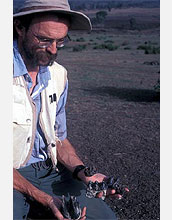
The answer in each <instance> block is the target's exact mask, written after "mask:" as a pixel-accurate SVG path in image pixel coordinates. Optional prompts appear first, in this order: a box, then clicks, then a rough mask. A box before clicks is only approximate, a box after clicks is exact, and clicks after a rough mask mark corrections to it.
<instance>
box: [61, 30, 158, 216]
mask: <svg viewBox="0 0 172 220" xmlns="http://www.w3.org/2000/svg"><path fill="white" fill-rule="evenodd" d="M157 33H158V32H155V33H152V32H149V34H148V32H146V33H142V34H141V33H139V34H138V33H135V34H134V33H133V32H132V33H126V34H122V35H120V34H118V35H117V34H114V38H113V39H115V40H116V42H118V44H120V42H121V45H122V42H125V41H126V39H127V42H128V47H130V49H129V50H125V49H124V47H120V49H118V50H116V51H106V50H98V51H95V50H86V51H82V52H76V53H72V52H70V51H65V50H64V51H63V53H62V52H61V51H60V53H61V54H60V55H61V56H60V57H59V60H60V62H61V63H62V64H63V65H64V66H66V67H67V69H68V71H69V76H68V77H69V81H70V84H69V97H68V103H67V124H68V138H69V139H70V141H71V142H72V144H73V145H74V146H75V147H76V149H77V151H78V153H79V155H80V157H81V158H82V159H83V160H84V162H85V163H86V164H88V165H95V166H96V167H97V168H98V171H100V172H102V173H104V174H106V175H108V176H109V175H113V176H115V177H120V179H121V181H122V182H123V183H124V184H126V185H127V186H128V188H129V189H130V192H129V193H128V195H127V196H126V197H124V198H123V199H122V200H120V201H119V200H110V199H108V200H107V203H108V204H109V205H110V206H111V207H112V209H113V210H114V211H115V212H116V214H117V216H118V218H119V219H120V220H128V219H132V220H138V219H143V220H153V219H159V177H160V173H159V162H160V161H159V151H160V148H159V147H160V146H159V110H160V109H159V104H160V103H159V93H157V92H156V91H155V89H154V86H155V85H156V83H157V81H158V79H159V54H148V55H146V54H144V52H143V51H140V50H137V49H136V48H137V47H138V46H139V44H141V43H143V44H144V43H145V42H146V41H149V40H150V41H152V42H153V41H154V43H155V41H156V43H157V41H158V39H159V38H158V34H157ZM152 61H153V63H152Z"/></svg>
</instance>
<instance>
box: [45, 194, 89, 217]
mask: <svg viewBox="0 0 172 220" xmlns="http://www.w3.org/2000/svg"><path fill="white" fill-rule="evenodd" d="M61 203H62V202H61V200H60V199H59V198H57V197H52V200H51V201H50V203H49V208H50V209H51V211H52V212H53V214H54V216H55V217H56V218H57V219H58V220H69V219H66V218H64V217H63V215H62V214H61V212H60V211H59V210H60V207H61ZM85 219H86V207H84V208H83V210H82V214H81V218H80V220H85Z"/></svg>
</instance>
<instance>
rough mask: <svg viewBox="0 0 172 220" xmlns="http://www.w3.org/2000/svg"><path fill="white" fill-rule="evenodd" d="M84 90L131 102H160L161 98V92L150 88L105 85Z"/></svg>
mask: <svg viewBox="0 0 172 220" xmlns="http://www.w3.org/2000/svg"><path fill="white" fill-rule="evenodd" d="M82 90H84V91H85V92H89V93H92V94H95V95H101V96H107V95H110V96H113V97H116V98H119V99H124V100H126V101H130V102H159V100H160V96H159V93H157V92H156V91H154V90H148V89H134V88H115V87H109V86H104V87H96V88H90V89H82Z"/></svg>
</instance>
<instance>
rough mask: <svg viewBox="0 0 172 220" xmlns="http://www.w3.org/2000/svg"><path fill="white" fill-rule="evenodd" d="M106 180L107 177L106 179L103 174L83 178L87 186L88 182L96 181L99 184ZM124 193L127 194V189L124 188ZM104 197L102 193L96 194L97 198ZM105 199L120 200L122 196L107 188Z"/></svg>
mask: <svg viewBox="0 0 172 220" xmlns="http://www.w3.org/2000/svg"><path fill="white" fill-rule="evenodd" d="M107 179H108V177H106V176H105V175H104V174H101V173H97V174H95V175H93V176H91V177H87V178H85V183H86V184H87V185H88V183H89V182H90V181H91V182H93V183H95V182H96V181H97V182H99V183H102V182H103V181H105V182H106V180H107ZM124 191H126V192H129V190H128V188H125V189H124ZM104 196H105V194H104V191H101V192H99V193H97V194H96V197H97V198H103V197H104ZM106 197H112V198H117V199H121V198H122V195H121V194H119V192H116V190H115V189H113V188H112V189H111V188H108V189H107V191H106Z"/></svg>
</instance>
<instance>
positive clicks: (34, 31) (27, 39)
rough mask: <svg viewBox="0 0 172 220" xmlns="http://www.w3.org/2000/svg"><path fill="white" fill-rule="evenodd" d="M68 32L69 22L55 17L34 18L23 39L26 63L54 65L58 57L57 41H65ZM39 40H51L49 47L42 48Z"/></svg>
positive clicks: (22, 46) (22, 45)
mask: <svg viewBox="0 0 172 220" xmlns="http://www.w3.org/2000/svg"><path fill="white" fill-rule="evenodd" d="M67 32H68V22H67V21H65V20H59V19H58V18H57V17H56V16H54V15H48V16H44V17H38V18H34V19H33V20H32V23H31V25H30V26H29V29H28V30H27V31H25V33H24V34H23V36H22V37H21V38H20V39H21V41H20V42H21V48H22V50H21V51H22V52H21V53H22V55H23V56H24V59H25V61H26V63H29V65H31V66H33V67H35V66H40V65H42V66H48V65H52V63H53V62H54V61H55V59H56V57H57V45H56V44H57V43H56V40H57V41H58V40H60V39H63V38H64V37H65V36H66V35H67ZM39 39H50V40H52V41H51V42H52V43H51V44H50V45H49V46H48V47H45V48H41V47H40V40H39ZM53 40H55V41H53Z"/></svg>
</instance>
